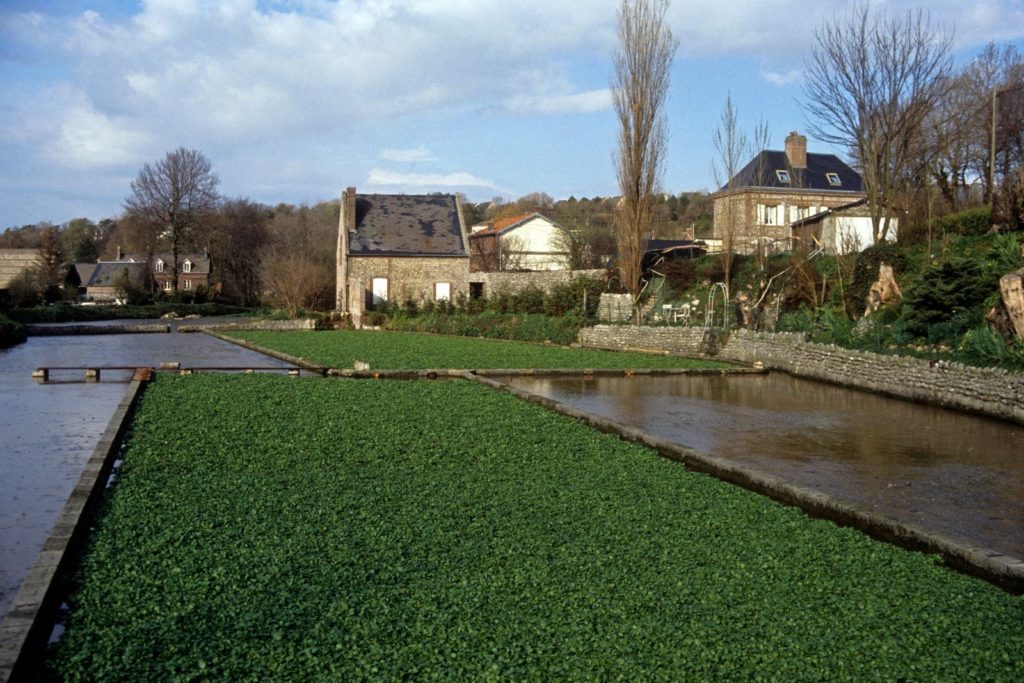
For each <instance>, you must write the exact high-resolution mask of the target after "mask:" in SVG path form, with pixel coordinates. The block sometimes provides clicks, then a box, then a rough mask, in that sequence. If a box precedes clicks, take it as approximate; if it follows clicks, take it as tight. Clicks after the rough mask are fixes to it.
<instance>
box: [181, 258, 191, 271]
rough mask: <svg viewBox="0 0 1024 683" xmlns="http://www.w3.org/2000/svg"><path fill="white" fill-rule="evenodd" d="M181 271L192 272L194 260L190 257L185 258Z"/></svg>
mask: <svg viewBox="0 0 1024 683" xmlns="http://www.w3.org/2000/svg"><path fill="white" fill-rule="evenodd" d="M181 272H183V273H191V272H192V262H191V261H189V260H188V259H185V262H184V263H182V264H181Z"/></svg>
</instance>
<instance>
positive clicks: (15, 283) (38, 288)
mask: <svg viewBox="0 0 1024 683" xmlns="http://www.w3.org/2000/svg"><path fill="white" fill-rule="evenodd" d="M45 288H46V285H45V284H44V283H43V280H42V276H41V273H40V272H39V270H38V269H36V268H26V269H25V270H23V271H21V272H20V273H18V275H17V276H15V278H14V279H13V280H11V282H10V284H9V285H8V286H7V295H8V296H9V297H10V305H11V307H12V308H27V307H31V306H38V305H39V304H41V303H42V302H43V290H44V289H45Z"/></svg>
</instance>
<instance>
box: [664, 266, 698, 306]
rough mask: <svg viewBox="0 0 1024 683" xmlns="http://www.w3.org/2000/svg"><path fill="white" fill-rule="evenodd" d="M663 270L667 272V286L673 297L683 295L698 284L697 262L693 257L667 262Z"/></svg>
mask: <svg viewBox="0 0 1024 683" xmlns="http://www.w3.org/2000/svg"><path fill="white" fill-rule="evenodd" d="M662 271H663V272H664V273H665V286H666V287H667V288H668V290H669V292H670V294H671V296H673V297H679V296H682V295H683V294H684V293H685V292H686V290H688V289H690V288H691V287H693V286H694V285H695V284H697V263H696V261H694V260H693V259H674V260H672V261H669V262H667V263H666V264H665V265H664V266H663V267H662Z"/></svg>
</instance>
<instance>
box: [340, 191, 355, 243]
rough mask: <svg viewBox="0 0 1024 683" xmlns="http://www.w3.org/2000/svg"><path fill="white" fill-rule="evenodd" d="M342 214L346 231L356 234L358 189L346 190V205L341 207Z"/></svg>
mask: <svg viewBox="0 0 1024 683" xmlns="http://www.w3.org/2000/svg"><path fill="white" fill-rule="evenodd" d="M341 214H342V216H343V217H344V220H345V229H346V230H348V231H349V232H355V229H356V188H354V187H347V188H345V204H344V206H342V207H341Z"/></svg>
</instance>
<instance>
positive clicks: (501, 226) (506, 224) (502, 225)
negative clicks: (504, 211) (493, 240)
mask: <svg viewBox="0 0 1024 683" xmlns="http://www.w3.org/2000/svg"><path fill="white" fill-rule="evenodd" d="M535 215H537V214H536V212H532V213H524V214H521V215H519V216H512V217H510V218H502V219H501V220H499V221H494V225H492V226H491V227H489V228H484V229H483V230H477V231H476V232H474V233H473V234H474V235H490V234H494V233H497V232H502V231H503V230H506V229H508V228H511V227H512V226H513V225H515V224H516V223H522V222H523V221H525V220H526V219H527V218H532V217H533V216H535Z"/></svg>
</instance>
